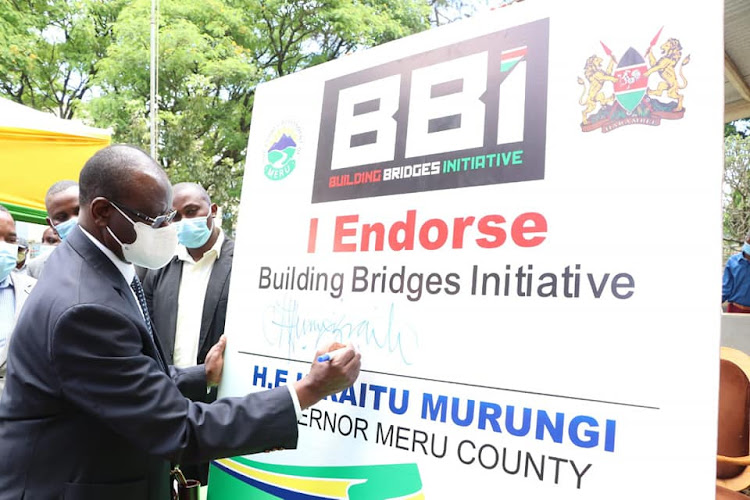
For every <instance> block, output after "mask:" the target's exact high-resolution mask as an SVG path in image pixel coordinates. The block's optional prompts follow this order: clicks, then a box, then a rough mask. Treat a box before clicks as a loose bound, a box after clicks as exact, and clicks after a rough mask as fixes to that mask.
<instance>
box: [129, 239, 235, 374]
mask: <svg viewBox="0 0 750 500" xmlns="http://www.w3.org/2000/svg"><path fill="white" fill-rule="evenodd" d="M233 257H234V242H233V241H232V240H230V239H229V238H227V237H224V244H223V245H221V253H220V255H219V258H218V259H216V262H214V266H213V268H212V269H211V276H210V277H209V279H208V287H207V288H206V296H205V300H204V302H203V319H202V320H201V329H200V337H199V339H198V359H197V360H196V362H197V363H199V364H200V363H203V362H204V361H205V360H206V354H208V351H209V349H211V346H213V345H214V344H215V343H216V342H218V341H219V338H220V337H221V334H222V333H224V323H225V321H226V317H227V299H228V297H229V279H230V277H231V274H232V258H233ZM181 279H182V261H181V260H180V259H178V258H177V257H173V258H172V260H171V262H170V263H169V264H167V265H166V266H164V267H162V268H161V269H156V270H149V271H148V272H147V273H146V278H145V279H144V281H143V292H144V293H145V295H146V302H147V303H148V310H149V313H150V314H151V321H152V322H153V324H154V327H155V328H156V333H157V334H158V335H159V340H160V341H161V345H162V346H163V347H164V354H165V355H166V357H167V361H168V362H169V363H172V362H173V358H172V355H173V353H174V341H175V332H176V330H177V299H178V297H179V293H180V280H181Z"/></svg>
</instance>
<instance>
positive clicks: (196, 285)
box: [172, 230, 224, 368]
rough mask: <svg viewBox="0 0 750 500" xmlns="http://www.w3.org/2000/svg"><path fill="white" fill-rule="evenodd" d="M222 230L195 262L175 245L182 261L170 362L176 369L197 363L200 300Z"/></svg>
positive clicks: (209, 275)
mask: <svg viewBox="0 0 750 500" xmlns="http://www.w3.org/2000/svg"><path fill="white" fill-rule="evenodd" d="M223 244H224V231H222V230H219V237H218V238H216V241H215V242H214V244H213V246H212V247H211V248H210V249H208V250H207V251H206V253H204V254H203V256H202V257H201V258H200V260H198V261H197V262H196V261H195V260H193V257H192V256H191V255H190V253H189V252H188V249H187V248H185V247H184V246H182V245H179V246H178V247H177V258H178V259H179V260H180V261H181V262H182V276H181V277H180V288H179V291H178V294H177V325H176V327H175V335H174V353H173V355H172V358H173V360H174V365H175V366H177V367H179V368H187V367H190V366H195V365H196V364H197V363H198V347H199V345H198V344H199V341H200V335H201V323H202V322H203V303H204V302H205V300H206V289H207V288H208V281H209V278H210V277H211V271H212V270H213V268H214V263H216V261H217V260H218V259H219V256H220V255H221V246H222V245H223Z"/></svg>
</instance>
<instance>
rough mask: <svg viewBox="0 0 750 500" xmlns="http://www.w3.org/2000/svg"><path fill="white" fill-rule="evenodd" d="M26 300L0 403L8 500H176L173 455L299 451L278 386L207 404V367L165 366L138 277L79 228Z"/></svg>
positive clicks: (0, 469)
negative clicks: (138, 295) (202, 396)
mask: <svg viewBox="0 0 750 500" xmlns="http://www.w3.org/2000/svg"><path fill="white" fill-rule="evenodd" d="M49 264H50V265H49V266H48V267H47V269H46V270H45V273H44V276H43V277H42V279H41V280H40V281H39V283H38V284H37V286H36V288H35V290H34V293H32V294H31V296H30V297H29V299H28V300H27V301H26V305H25V306H24V308H23V310H22V311H21V315H20V317H19V319H18V323H17V324H16V330H15V338H14V341H13V343H12V344H11V347H10V352H9V355H8V376H7V379H6V386H5V394H4V395H3V398H2V400H0V500H10V499H13V500H18V499H20V498H26V499H33V500H37V499H39V500H45V499H59V498H65V499H72V500H94V499H96V500H102V499H107V500H133V499H149V500H169V499H170V494H169V482H168V471H169V465H170V464H169V462H170V461H171V462H177V463H193V462H202V461H207V460H211V459H215V458H219V457H225V456H232V455H238V454H247V453H255V452H258V451H262V450H267V449H271V448H276V447H283V448H293V447H295V446H296V442H297V422H296V414H295V410H294V404H293V402H292V398H291V396H290V394H289V391H288V389H287V388H285V387H279V388H277V389H273V390H271V391H265V392H258V393H253V394H250V395H248V396H245V397H242V398H223V399H220V400H219V401H217V402H215V403H213V404H211V405H208V404H204V403H193V402H191V401H189V400H188V399H186V398H185V397H184V396H183V395H182V394H181V393H180V389H179V388H178V386H180V387H181V388H182V389H183V392H184V393H186V394H190V393H197V392H199V391H201V390H203V391H205V387H206V386H205V372H204V370H203V367H194V368H193V369H188V370H175V369H170V370H167V369H166V368H165V367H166V362H165V360H164V357H163V355H162V354H161V348H160V346H159V344H158V339H154V338H152V337H151V335H150V334H149V333H148V330H147V328H146V324H145V322H144V320H143V317H142V315H141V312H140V309H139V306H138V303H137V302H136V300H135V298H134V297H133V294H132V293H131V290H130V287H129V284H128V283H126V282H125V280H124V279H123V277H122V274H120V272H119V271H118V270H117V268H116V267H115V266H114V265H113V264H112V262H111V261H110V260H109V258H107V256H106V255H104V254H103V253H102V252H101V250H99V249H98V248H97V247H96V245H94V244H93V243H92V242H91V241H90V240H89V239H88V238H87V237H86V235H84V234H83V232H82V231H81V229H80V228H75V229H74V230H73V231H72V233H71V234H70V235H69V236H68V238H67V239H66V240H65V241H64V242H63V243H62V244H61V245H60V246H59V247H58V248H57V249H56V250H55V251H54V253H53V254H52V255H51V256H50V258H49Z"/></svg>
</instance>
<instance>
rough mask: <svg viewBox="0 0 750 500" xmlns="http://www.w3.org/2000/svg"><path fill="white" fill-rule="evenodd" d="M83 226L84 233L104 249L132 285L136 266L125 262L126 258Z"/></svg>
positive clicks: (126, 280)
mask: <svg viewBox="0 0 750 500" xmlns="http://www.w3.org/2000/svg"><path fill="white" fill-rule="evenodd" d="M79 227H80V228H81V231H83V234H85V235H86V237H87V238H88V239H90V240H91V243H93V244H94V245H96V247H97V248H98V249H99V250H101V251H102V253H103V254H104V255H106V256H107V258H108V259H109V260H111V261H112V264H114V265H115V267H116V268H117V270H118V271H120V274H122V277H123V278H125V282H126V283H127V284H128V285H130V284H131V283H132V282H133V278H134V277H135V267H134V266H133V264H131V263H130V262H125V261H124V260H122V259H120V257H118V256H117V255H115V253H114V252H113V251H112V250H110V249H109V248H107V247H105V246H104V244H103V243H102V242H101V241H99V240H97V239H96V238H94V237H93V236H91V235H90V234H89V232H88V231H86V230H85V229H84V228H83V226H79Z"/></svg>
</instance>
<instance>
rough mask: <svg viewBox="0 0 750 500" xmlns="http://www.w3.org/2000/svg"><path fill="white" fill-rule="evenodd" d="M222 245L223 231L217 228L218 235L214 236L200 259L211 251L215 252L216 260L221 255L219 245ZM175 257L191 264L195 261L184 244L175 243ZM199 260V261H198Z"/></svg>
mask: <svg viewBox="0 0 750 500" xmlns="http://www.w3.org/2000/svg"><path fill="white" fill-rule="evenodd" d="M222 245H224V231H223V230H222V229H221V228H219V237H218V238H216V241H215V242H214V244H213V246H212V247H211V248H209V249H208V250H206V253H204V254H203V257H201V259H200V260H203V259H205V258H206V256H207V255H210V254H211V253H212V252H214V253H216V260H218V259H219V257H221V247H222ZM177 258H178V259H180V260H182V261H185V262H191V263H193V264H195V263H196V261H195V260H193V257H192V256H191V255H190V254H189V253H188V250H187V248H185V246H184V245H177ZM198 262H200V261H198Z"/></svg>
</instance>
